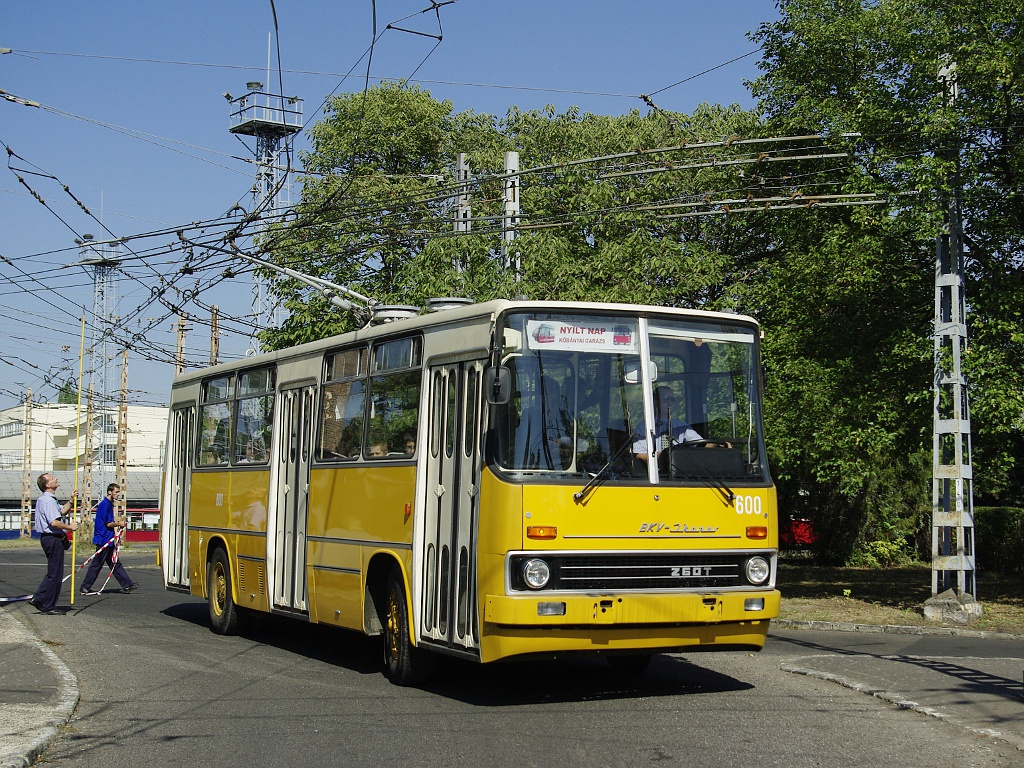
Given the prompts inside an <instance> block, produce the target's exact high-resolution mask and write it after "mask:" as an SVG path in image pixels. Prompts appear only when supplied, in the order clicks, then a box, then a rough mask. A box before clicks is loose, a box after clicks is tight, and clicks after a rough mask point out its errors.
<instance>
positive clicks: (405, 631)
mask: <svg viewBox="0 0 1024 768" xmlns="http://www.w3.org/2000/svg"><path fill="white" fill-rule="evenodd" d="M430 661H431V659H430V658H429V656H428V652H427V651H424V650H421V649H419V648H414V647H413V645H412V640H411V638H410V632H409V608H408V604H407V603H406V600H405V585H404V583H403V581H402V577H401V574H400V573H398V572H396V571H392V573H391V575H390V576H389V577H388V584H387V601H386V603H385V607H384V674H385V676H386V677H387V678H388V680H390V681H391V682H392V683H394V684H395V685H415V684H417V683H419V682H422V681H423V680H425V679H426V678H427V677H428V676H429V674H430V667H431V664H430Z"/></svg>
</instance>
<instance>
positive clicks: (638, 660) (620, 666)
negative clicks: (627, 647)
mask: <svg viewBox="0 0 1024 768" xmlns="http://www.w3.org/2000/svg"><path fill="white" fill-rule="evenodd" d="M652 658H654V654H651V653H635V654H631V655H629V656H609V657H608V666H609V667H611V668H612V670H613V671H615V672H621V673H622V674H624V675H641V674H643V673H644V672H646V671H647V668H648V667H649V666H651V659H652Z"/></svg>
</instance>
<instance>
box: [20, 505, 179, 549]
mask: <svg viewBox="0 0 1024 768" xmlns="http://www.w3.org/2000/svg"><path fill="white" fill-rule="evenodd" d="M125 511H126V513H127V516H128V530H127V532H126V533H125V538H126V539H127V540H128V541H156V540H157V539H158V538H160V510H159V509H157V508H155V507H128V509H127V510H125ZM29 530H30V531H31V532H32V536H33V538H37V537H38V534H37V533H36V532H35V510H33V511H32V513H31V515H30V516H29ZM20 536H21V509H20V508H17V507H15V508H13V509H12V508H11V507H6V508H3V509H0V539H17V538H19V537H20Z"/></svg>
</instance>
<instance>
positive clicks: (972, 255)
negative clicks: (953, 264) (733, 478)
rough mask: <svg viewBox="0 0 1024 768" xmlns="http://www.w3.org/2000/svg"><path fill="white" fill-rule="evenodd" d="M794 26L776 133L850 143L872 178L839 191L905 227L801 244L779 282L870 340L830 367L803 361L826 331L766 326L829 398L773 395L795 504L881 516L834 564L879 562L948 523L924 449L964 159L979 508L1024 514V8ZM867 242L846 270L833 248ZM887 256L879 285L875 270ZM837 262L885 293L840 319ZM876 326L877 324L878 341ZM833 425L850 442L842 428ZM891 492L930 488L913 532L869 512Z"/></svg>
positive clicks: (898, 14)
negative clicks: (928, 518) (951, 82)
mask: <svg viewBox="0 0 1024 768" xmlns="http://www.w3.org/2000/svg"><path fill="white" fill-rule="evenodd" d="M780 11H781V19H780V20H779V21H778V22H775V23H771V24H765V25H762V26H761V27H760V29H759V30H758V32H757V33H756V34H755V35H754V36H753V38H754V40H755V41H757V42H759V43H761V44H762V46H763V47H764V59H763V62H762V68H763V69H764V72H765V74H764V75H763V76H762V77H761V78H759V79H758V80H757V81H756V82H755V83H754V84H753V90H754V93H755V95H756V96H758V97H759V99H760V104H761V108H762V109H763V112H764V115H765V118H766V120H767V122H768V126H769V128H770V129H772V130H776V131H780V132H799V131H807V132H811V131H816V132H822V133H824V134H826V135H829V136H832V137H834V140H835V141H837V142H838V141H846V142H847V145H848V147H849V151H850V153H851V155H852V157H853V159H854V161H855V162H854V164H852V165H849V166H847V167H845V168H842V169H837V170H836V174H842V175H844V176H845V177H846V181H845V184H846V185H847V187H848V188H849V189H862V188H864V187H866V186H872V187H874V188H875V189H877V190H881V191H887V192H888V194H889V195H890V199H891V200H892V201H893V208H892V209H891V211H890V212H889V213H888V215H885V216H876V217H874V218H873V220H871V219H869V217H866V216H851V217H850V218H849V219H848V220H846V221H843V222H841V223H838V224H837V225H836V226H835V227H834V228H832V229H831V230H827V231H821V229H820V227H819V226H815V228H814V229H815V231H814V232H807V233H804V234H805V235H806V237H800V236H799V235H800V233H799V232H797V231H796V230H795V229H790V230H789V231H788V233H787V235H788V236H787V239H786V242H785V244H784V246H783V247H782V248H781V249H780V256H779V259H778V261H777V272H776V280H779V279H786V280H789V279H792V278H794V277H795V278H797V279H799V278H800V277H801V276H803V277H804V280H803V284H804V285H806V286H813V285H818V286H827V288H823V289H822V290H825V291H827V292H828V293H830V294H833V295H832V296H830V297H822V298H821V300H822V301H823V302H824V303H823V304H822V307H823V311H824V308H826V307H827V308H828V311H837V312H839V313H840V314H841V317H842V320H843V322H844V323H850V324H852V325H853V326H854V327H855V328H857V329H858V332H856V333H855V334H850V333H848V332H847V333H840V334H838V335H828V334H826V335H825V336H823V337H822V338H823V339H826V338H827V339H829V340H830V341H831V342H832V343H833V344H835V343H836V342H840V345H837V346H838V348H839V349H842V348H843V346H845V345H844V344H843V340H844V339H845V341H846V343H848V344H849V345H850V346H849V350H850V352H849V354H831V353H826V354H822V353H814V352H812V353H811V355H810V356H809V358H807V359H805V358H803V357H802V356H801V352H800V350H801V347H800V345H799V344H793V343H787V342H791V341H793V339H794V338H795V339H796V340H799V338H800V337H801V336H802V335H803V329H802V328H801V323H803V322H809V323H810V327H811V328H813V327H815V324H814V322H813V313H809V314H808V315H804V313H802V312H800V311H799V310H797V309H795V308H790V309H789V310H787V309H786V307H787V304H786V302H785V301H783V302H780V303H779V304H776V305H775V306H774V308H770V307H769V308H766V310H767V315H768V317H767V318H766V323H769V324H772V325H775V324H778V325H779V326H781V327H784V328H785V333H784V336H785V342H784V343H782V344H780V345H775V344H773V343H771V342H769V344H768V345H767V346H768V354H769V356H770V358H771V361H772V365H773V367H776V368H780V369H781V370H782V371H783V372H785V373H787V374H790V375H795V374H794V372H800V371H804V372H806V373H810V372H811V371H816V372H815V373H814V374H813V378H815V379H816V380H817V382H818V384H817V385H816V386H813V385H807V386H799V385H796V386H792V387H791V386H789V385H788V382H787V385H786V386H785V387H784V388H783V389H782V391H776V392H775V393H774V394H773V395H772V402H771V403H770V404H769V412H770V413H774V414H778V415H777V417H776V418H775V419H774V421H773V425H772V429H771V430H770V435H771V436H773V437H774V438H775V440H776V442H774V443H773V444H774V445H775V446H776V449H777V451H779V452H780V455H779V456H778V457H777V464H778V465H779V466H781V467H784V468H788V469H791V470H793V474H792V475H791V476H788V477H783V478H782V479H783V483H782V484H781V486H780V488H781V490H783V492H784V493H790V494H791V493H792V492H793V489H794V487H795V488H800V489H805V488H813V489H814V490H816V491H818V492H821V491H824V494H823V495H824V496H825V497H827V498H828V499H830V502H829V506H825V507H823V508H822V511H823V513H824V515H823V519H825V520H832V521H833V522H834V523H836V524H837V525H840V526H842V525H845V524H846V522H847V520H849V519H853V518H855V517H856V512H855V511H856V510H857V509H865V511H864V512H863V513H862V517H864V518H865V520H864V526H862V527H861V526H859V525H858V524H856V521H855V520H854V523H855V524H854V525H851V526H849V528H848V531H849V537H848V539H849V541H848V542H847V543H846V549H845V550H844V548H843V547H840V548H839V549H838V550H836V551H835V552H834V553H833V554H834V555H835V556H836V557H842V556H843V553H844V551H845V552H848V551H849V547H852V546H853V545H854V544H855V543H856V542H857V541H858V540H859V542H860V544H861V545H862V550H863V547H864V546H866V545H869V544H870V543H871V542H872V541H880V540H882V539H880V538H875V537H882V536H890V537H891V536H893V530H894V528H895V529H899V531H901V533H902V534H903V535H906V534H907V533H909V529H911V528H912V527H914V526H913V521H914V519H915V518H918V519H921V517H922V515H921V509H922V507H924V506H925V505H926V504H927V506H928V507H930V493H929V492H928V490H929V489H928V486H927V485H926V484H925V483H923V482H922V480H921V478H922V475H923V474H924V473H922V471H921V466H920V465H921V463H922V462H923V461H926V460H927V458H930V451H921V450H917V451H915V450H914V446H915V445H916V446H922V445H926V443H925V442H924V439H923V438H924V436H925V434H927V431H928V430H930V422H931V410H930V406H931V396H930V384H931V377H930V368H929V364H930V359H931V354H932V340H931V337H930V330H931V329H930V320H931V315H932V301H933V291H932V288H931V283H932V271H931V264H932V261H933V258H934V256H933V254H934V238H935V235H936V234H937V232H938V229H939V226H940V225H941V222H942V217H943V207H944V203H943V202H942V201H943V200H948V196H949V194H950V187H951V183H952V179H953V176H952V173H951V161H950V158H952V157H957V156H958V157H959V162H960V165H961V173H960V179H961V182H962V185H963V198H962V199H963V204H964V222H965V233H966V238H967V243H968V245H969V251H968V253H967V258H968V261H967V276H966V279H967V282H966V296H967V301H968V303H969V317H968V321H969V332H968V333H969V341H970V352H969V354H968V355H967V357H966V359H965V361H964V368H965V373H966V375H967V376H968V378H969V381H970V383H971V390H970V397H971V404H972V409H973V413H972V417H973V418H972V428H973V433H974V455H973V459H974V466H975V477H976V484H975V489H976V491H975V492H976V495H977V497H978V498H979V499H984V500H988V501H990V502H997V501H998V500H999V499H1001V498H1003V497H1006V498H1007V501H1008V502H1012V503H1016V502H1015V501H1014V500H1013V499H1014V497H1011V496H1008V493H1009V492H1010V491H1011V490H1014V489H1015V486H1017V485H1019V481H1020V466H1021V462H1022V461H1024V453H1022V451H1021V448H1022V444H1024V440H1022V437H1024V423H1022V413H1024V400H1022V397H1024V394H1022V388H1021V386H1020V381H1021V380H1022V374H1024V347H1022V340H1024V339H1022V334H1021V328H1022V325H1024V324H1022V319H1024V302H1022V299H1021V297H1022V295H1024V294H1022V293H1021V292H1020V288H1021V281H1022V278H1024V273H1022V268H1024V262H1022V256H1021V243H1022V236H1024V199H1022V196H1021V194H1020V191H1019V178H1020V172H1021V170H1024V168H1022V163H1024V146H1022V145H1021V143H1020V136H1021V131H1022V130H1024V129H1022V125H1024V121H1022V120H1021V117H1022V110H1024V99H1022V96H1024V90H1022V89H1024V79H1022V75H1024V53H1022V51H1024V46H1022V42H1024V40H1022V35H1024V32H1022V30H1021V27H1020V18H1019V4H1017V3H1011V2H1007V1H1006V0H993V2H986V3H976V2H971V3H968V2H935V1H934V0H930V1H928V2H920V0H914V1H911V0H880V1H879V2H872V3H864V2H860V0H784V1H783V2H781V3H780ZM947 56H948V57H949V59H951V60H952V61H954V62H955V64H956V72H957V79H958V85H959V96H958V98H957V99H956V100H955V101H953V102H952V103H949V102H948V101H947V100H944V98H943V94H942V90H941V88H940V84H939V82H938V77H937V70H938V65H939V62H940V59H942V58H943V57H947ZM947 60H948V59H947ZM851 135H852V136H851ZM843 137H849V138H848V139H844V138H843ZM819 223H820V224H825V222H816V225H817V224H819ZM857 231H859V232H860V235H859V236H857V237H856V239H853V240H849V242H848V245H849V246H850V247H848V248H844V249H843V250H842V252H841V253H840V251H839V249H837V248H835V247H830V243H834V242H836V239H837V238H844V237H845V238H847V239H849V237H850V235H851V234H853V233H855V232H857ZM803 248H808V249H818V248H820V251H819V253H820V255H821V256H822V257H824V258H821V259H811V260H810V263H807V262H804V263H803V264H804V266H801V263H802V262H801V260H800V259H799V258H794V257H795V256H797V253H796V252H795V251H798V250H802V249H803ZM871 253H874V254H875V257H874V259H875V262H876V268H875V269H873V270H872V269H870V268H866V266H867V265H865V264H864V263H863V261H864V259H865V258H869V259H870V258H872V257H871V256H870V254H871ZM837 258H843V259H851V258H853V259H855V260H857V261H859V262H861V266H860V267H859V268H858V269H857V270H855V273H856V274H857V275H859V276H860V277H861V278H870V277H873V279H868V280H861V282H860V286H859V288H858V287H857V286H856V285H853V286H852V287H853V288H854V290H853V291H852V292H851V293H850V295H849V296H848V301H847V302H846V303H845V304H844V303H838V304H837V303H835V300H836V299H838V298H840V297H839V296H836V295H835V292H836V290H837V289H838V290H840V291H842V290H843V289H842V287H841V286H843V285H844V283H843V282H841V281H840V278H838V277H837V275H836V273H835V270H836V265H835V263H834V260H835V259H837ZM804 268H807V269H808V271H807V272H806V273H803V272H802V270H803V269H804ZM915 275H919V277H916V276H915ZM783 298H785V297H783ZM802 315H804V316H802ZM865 316H866V317H868V318H870V319H871V322H870V324H869V325H867V327H861V326H864V323H862V322H861V321H860V319H859V318H862V317H865ZM848 330H852V329H848ZM769 338H771V334H769ZM858 338H860V339H862V344H861V347H863V346H864V345H867V344H874V345H876V348H875V349H874V350H870V351H869V350H865V349H858V346H857V343H856V342H857V339H858ZM872 358H875V360H876V363H875V367H876V371H877V373H876V374H875V375H869V376H865V374H864V373H861V372H860V371H861V369H862V366H867V365H870V363H871V359H872ZM840 386H842V387H848V388H849V389H850V390H853V391H854V392H857V393H858V394H853V395H851V394H850V392H847V393H845V395H844V396H843V397H841V398H838V399H836V400H835V408H834V409H833V407H831V406H829V407H819V408H817V409H813V408H812V409H808V410H803V411H799V412H795V409H797V408H800V407H804V408H806V406H807V404H808V402H810V403H814V402H818V403H819V404H822V403H823V402H824V400H825V399H827V398H829V397H831V394H830V393H832V394H834V390H835V389H837V388H838V387H840ZM815 392H817V393H818V397H817V398H815V397H814V396H813V394H814V393H815ZM865 395H866V397H865ZM858 403H860V405H861V407H862V410H860V411H859V412H858V409H857V407H856V406H857V404H858ZM809 413H816V414H817V417H816V418H813V421H814V422H815V423H808V422H809V420H810V419H809ZM830 414H832V415H834V416H836V417H837V423H836V425H835V426H836V427H838V429H831V428H829V427H828V426H827V424H828V422H827V418H828V416H829V415H830ZM876 414H880V416H876ZM869 415H870V417H871V418H870V419H866V418H865V417H868V416H869ZM858 416H859V417H860V418H858ZM901 420H902V421H903V422H904V423H903V424H902V425H901V424H899V423H898V422H899V421H901ZM865 422H866V423H867V425H868V426H869V427H871V428H870V429H866V428H865V426H864V425H865ZM843 429H845V430H847V431H848V433H849V436H848V437H847V438H846V439H843V437H842V435H841V434H840V433H841V432H842V431H843ZM872 456H874V457H876V458H875V459H874V460H872V458H871V457H872ZM893 462H896V463H895V464H894V463H893ZM900 466H902V470H900V471H898V472H896V476H895V477H894V476H893V475H894V469H898V468H899V467H900ZM883 474H884V475H886V476H888V477H890V478H892V480H891V483H892V484H894V486H904V487H906V488H908V489H911V490H912V489H913V488H914V487H915V486H918V489H917V491H916V492H911V493H900V494H896V496H897V497H899V498H901V499H903V501H898V500H897V506H896V508H895V510H894V511H895V513H896V514H895V517H894V516H893V515H891V514H879V513H878V510H879V509H880V506H879V504H878V501H877V500H871V502H870V506H867V507H865V502H866V501H868V499H869V495H870V494H871V493H872V490H871V489H872V488H873V489H875V491H874V492H875V493H877V491H878V485H877V483H876V482H875V479H876V478H877V477H878V476H881V475H883ZM787 486H788V487H787ZM914 499H917V503H914ZM901 505H902V508H901ZM871 510H875V511H874V512H872V511H871ZM837 521H838V522H837ZM917 527H918V529H920V523H919V524H918V526H917ZM858 529H859V530H858ZM833 541H834V540H833Z"/></svg>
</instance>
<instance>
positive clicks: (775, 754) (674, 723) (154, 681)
mask: <svg viewBox="0 0 1024 768" xmlns="http://www.w3.org/2000/svg"><path fill="white" fill-rule="evenodd" d="M124 561H125V563H126V565H127V566H128V568H129V570H130V571H131V572H132V574H133V576H134V578H135V579H136V580H137V581H139V582H140V584H141V585H142V589H140V590H139V591H138V592H136V593H133V594H131V595H121V594H104V595H101V596H99V597H87V598H80V597H79V598H76V602H75V606H74V607H73V609H72V610H71V611H70V612H69V613H68V614H67V615H64V616H42V615H38V614H36V613H35V612H34V611H33V609H31V608H30V607H28V606H25V607H24V608H23V609H22V610H21V613H19V615H18V617H19V619H20V620H21V621H22V622H23V623H24V624H25V625H26V626H27V627H29V628H30V629H31V630H32V631H33V632H34V633H35V634H36V635H37V636H38V637H39V638H40V639H41V640H43V642H45V643H46V644H47V645H48V646H49V647H51V648H52V649H53V650H54V651H55V652H56V653H57V654H58V655H59V656H60V657H61V658H62V659H63V660H64V662H65V663H66V664H67V665H68V667H70V669H71V670H72V671H73V672H74V674H75V675H76V676H77V678H78V682H79V687H80V692H81V699H80V701H79V704H78V709H77V711H76V714H75V716H74V717H73V718H72V720H71V722H70V723H69V725H68V726H67V727H66V728H65V729H64V731H63V733H62V735H61V736H60V737H59V738H58V739H57V740H56V741H55V742H54V743H53V744H52V746H51V747H50V748H49V749H48V750H47V752H46V753H45V754H44V755H43V760H45V761H46V762H48V763H51V764H55V765H58V766H86V765H88V766H90V768H94V767H95V766H98V765H122V766H123V765H130V766H133V768H150V767H152V768H157V766H159V768H166V766H168V765H189V764H203V763H208V762H209V763H215V764H217V765H221V766H263V765H268V766H269V765H274V766H280V765H314V764H321V763H322V764H329V765H359V766H377V765H380V766H385V765H386V766H398V765H402V766H420V765H422V766H432V767H436V766H449V765H451V766H454V765H460V766H465V765H470V766H476V765H488V766H515V767H516V768H522V767H523V766H548V765H561V766H576V765H581V766H583V765H586V766H637V765H645V764H648V763H656V764H663V765H686V766H697V767H699V766H733V765H757V766H795V767H799V766H832V765H842V766H847V767H848V766H872V768H874V767H875V766H879V765H884V764H886V763H890V762H894V761H898V763H899V765H901V766H929V767H930V768H943V767H944V766H950V767H952V766H956V768H964V767H965V766H1010V765H1019V764H1020V762H1021V753H1020V752H1018V751H1017V750H1015V749H1014V748H1013V747H1012V746H1010V745H1008V744H1006V743H1004V742H1000V741H998V740H994V739H989V738H983V737H979V736H978V735H977V734H975V733H972V732H970V731H968V730H964V729H961V728H957V727H954V726H952V725H950V724H949V723H947V722H943V721H941V720H938V719H935V718H931V717H927V716H925V715H922V714H920V713H918V712H914V711H909V710H907V709H901V708H900V707H899V706H894V705H893V704H891V703H888V702H886V701H882V700H879V699H878V698H875V697H872V696H867V695H864V693H862V692H858V691H856V690H850V689H848V688H845V687H842V686H840V685H836V684H835V683H833V682H828V681H825V680H820V679H816V678H813V677H809V676H806V675H802V674H792V673H790V672H787V671H785V670H784V669H783V667H784V666H785V665H787V664H789V663H794V662H796V661H798V660H800V659H803V658H806V657H808V656H816V655H819V654H821V653H826V652H828V653H830V654H833V655H834V654H835V653H836V651H837V649H838V650H839V651H842V650H843V649H844V648H847V652H848V653H849V654H851V655H858V656H857V657H858V658H859V657H860V656H859V654H865V653H868V654H872V655H877V654H880V653H884V652H885V651H886V650H892V651H893V652H895V653H900V652H902V651H901V649H903V650H904V651H905V650H906V649H907V648H908V646H910V645H913V647H914V650H915V651H916V652H917V653H922V652H925V651H928V650H929V647H928V646H929V645H931V644H934V649H933V650H934V652H935V655H936V656H937V657H938V656H940V655H941V656H942V658H944V659H948V658H949V656H950V652H951V649H952V648H955V647H956V646H957V645H958V644H962V643H967V642H968V641H962V642H961V641H957V643H953V644H949V643H945V644H943V643H942V642H941V639H939V638H898V637H897V638H879V637H875V636H869V637H866V636H858V635H848V634H846V633H825V632H773V636H772V638H771V639H770V641H769V644H768V646H767V647H766V649H765V651H763V652H762V653H760V654H751V653H741V652H731V653H718V654H686V655H673V656H660V657H658V658H656V659H655V662H654V663H653V664H652V666H651V668H650V669H649V670H648V672H647V673H645V674H644V675H642V676H639V677H630V676H626V675H621V674H616V673H613V672H612V671H611V670H609V669H608V667H607V665H606V664H604V662H602V661H601V660H573V661H565V662H533V663H515V664H502V665H493V666H477V665H470V664H465V663H461V662H455V661H448V662H446V663H444V664H443V665H442V666H441V675H442V677H441V678H440V679H439V680H438V681H437V682H436V683H434V684H432V685H431V686H429V687H427V688H423V689H408V688H398V687H395V686H392V685H391V684H390V683H388V682H387V681H386V680H385V679H384V677H383V675H382V674H381V671H380V663H379V660H380V656H381V647H380V642H379V640H375V639H372V638H363V637H360V636H358V635H353V634H350V633H345V632H342V631H338V630H332V629H329V628H324V627H317V626H308V625H304V624H301V623H295V622H284V621H270V622H267V623H266V624H265V625H264V626H261V627H259V628H257V629H255V630H254V631H253V632H251V633H249V634H247V635H245V636H240V637H220V636H217V635H214V634H213V633H212V632H211V631H210V630H209V628H208V626H207V621H206V606H205V603H203V602H200V601H197V600H195V599H193V598H189V597H187V596H184V595H181V594H178V593H173V592H166V591H164V590H163V589H162V587H161V586H160V573H159V570H157V569H156V567H155V564H154V553H153V552H152V551H151V550H150V551H142V552H138V553H131V554H126V555H125V556H124ZM42 573H43V557H42V552H41V551H40V550H39V549H38V548H35V547H34V548H29V549H11V550H0V594H2V595H14V594H20V593H25V592H31V591H32V590H33V589H34V588H35V586H36V584H37V583H38V581H39V579H40V578H41V577H42ZM111 583H112V582H111ZM63 595H64V599H63V600H62V601H61V602H62V604H64V605H67V604H68V603H69V597H68V588H67V585H65V590H64V593H63ZM887 643H894V645H892V646H888V645H885V644H887ZM851 646H852V647H851ZM858 646H859V647H858ZM868 649H870V650H868ZM963 650H964V652H965V653H970V654H974V653H977V652H978V650H977V648H976V647H973V646H972V647H970V648H968V647H966V646H964V649H963ZM993 652H994V653H995V652H998V653H1005V649H1001V650H998V651H993ZM839 655H842V653H840V654H839Z"/></svg>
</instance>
